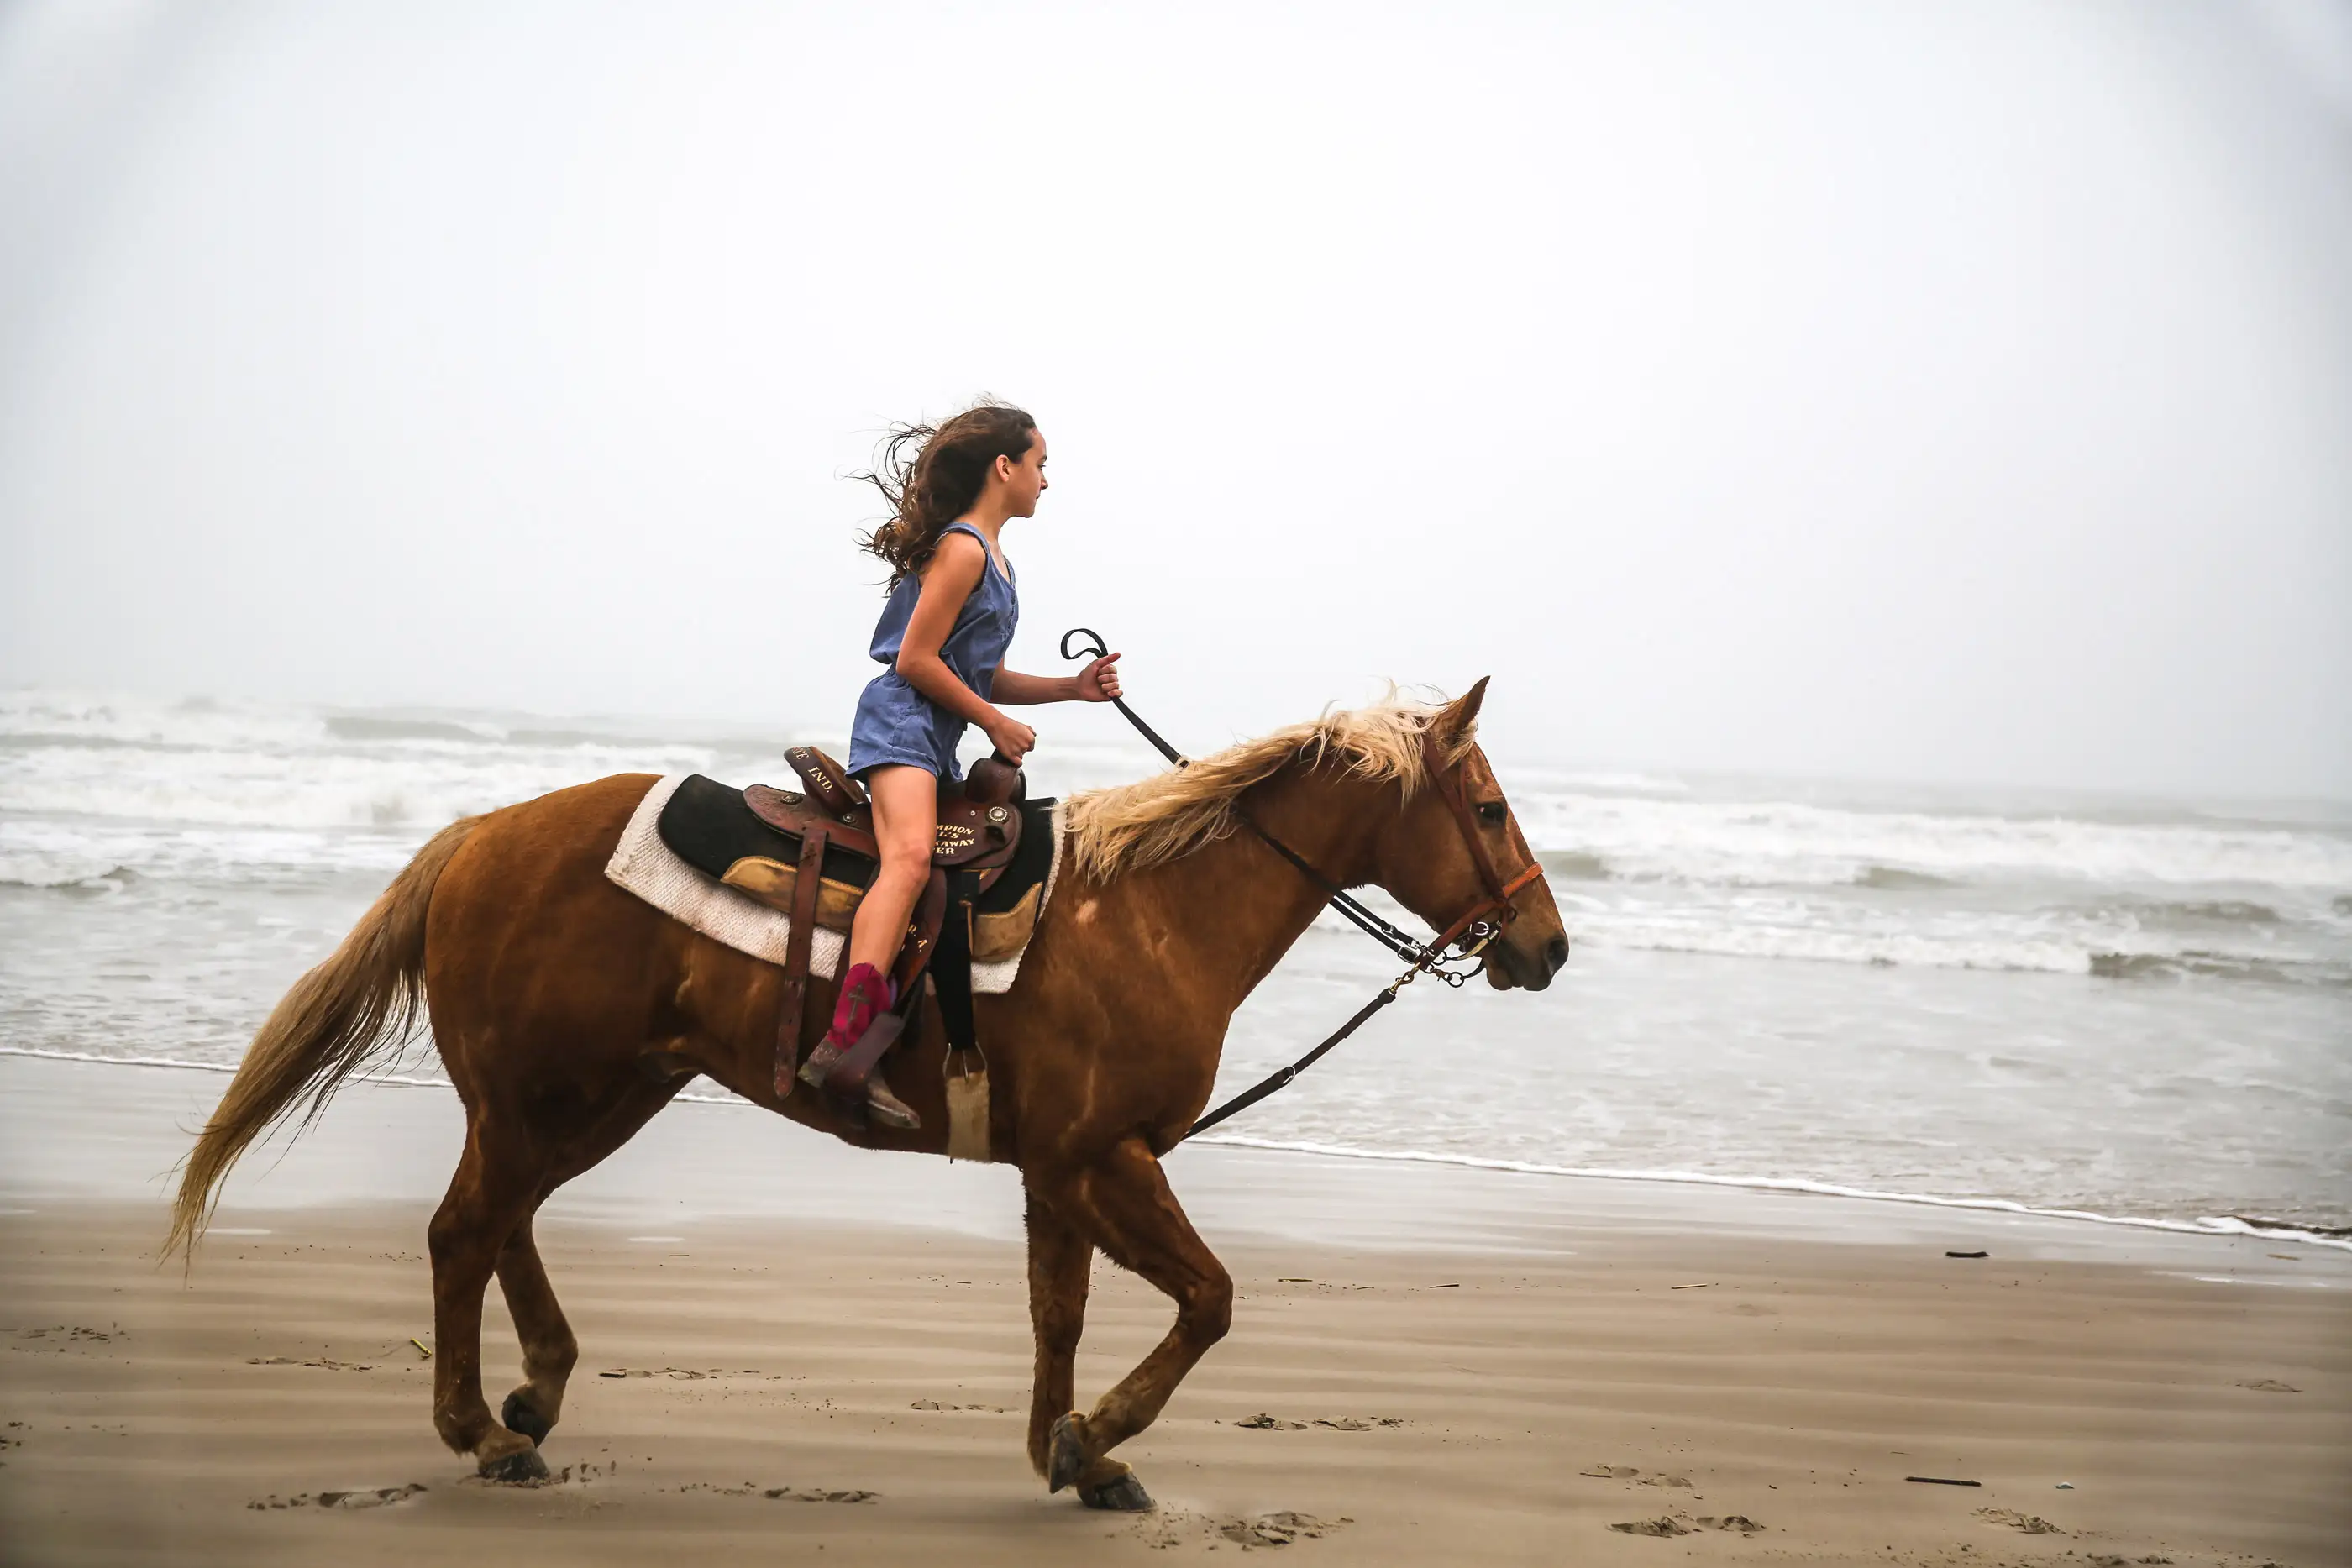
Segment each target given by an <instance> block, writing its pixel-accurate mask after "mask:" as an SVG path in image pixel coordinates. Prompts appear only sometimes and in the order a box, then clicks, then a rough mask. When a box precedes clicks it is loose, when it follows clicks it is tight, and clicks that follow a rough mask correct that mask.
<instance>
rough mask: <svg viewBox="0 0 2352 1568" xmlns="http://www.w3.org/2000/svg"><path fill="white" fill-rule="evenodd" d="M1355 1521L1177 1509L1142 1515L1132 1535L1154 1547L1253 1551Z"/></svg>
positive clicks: (1288, 1513) (1312, 1538) (1319, 1535)
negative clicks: (1223, 1545)
mask: <svg viewBox="0 0 2352 1568" xmlns="http://www.w3.org/2000/svg"><path fill="white" fill-rule="evenodd" d="M1355 1522H1356V1521H1354V1520H1353V1519H1351V1518H1347V1517H1344V1516H1343V1517H1341V1518H1339V1519H1318V1518H1317V1517H1316V1516H1315V1515H1313V1514H1311V1513H1295V1512H1293V1511H1290V1510H1288V1509H1284V1510H1282V1511H1279V1512H1276V1513H1255V1514H1251V1515H1249V1516H1248V1517H1247V1518H1244V1519H1212V1518H1210V1517H1209V1516H1208V1515H1206V1514H1201V1513H1187V1512H1184V1511H1181V1510H1179V1511H1168V1512H1161V1513H1157V1514H1147V1515H1144V1516H1142V1518H1141V1519H1140V1521H1139V1522H1138V1524H1137V1526H1136V1530H1135V1534H1136V1535H1137V1536H1139V1537H1140V1538H1141V1539H1142V1541H1143V1542H1144V1544H1145V1545H1147V1546H1150V1547H1152V1548H1154V1549H1155V1550H1165V1549H1167V1548H1169V1547H1172V1546H1185V1545H1192V1544H1205V1545H1211V1546H1213V1545H1215V1544H1217V1543H1218V1542H1231V1543H1233V1544H1234V1545H1235V1546H1238V1547H1240V1548H1241V1549H1242V1550H1243V1551H1244V1552H1254V1551H1255V1550H1256V1549H1257V1548H1259V1547H1261V1546H1289V1545H1293V1544H1295V1543H1296V1542H1301V1541H1319V1540H1321V1539H1322V1538H1323V1537H1324V1536H1326V1535H1328V1534H1330V1533H1331V1532H1332V1531H1335V1530H1338V1529H1339V1527H1340V1526H1341V1525H1346V1524H1353V1523H1355Z"/></svg>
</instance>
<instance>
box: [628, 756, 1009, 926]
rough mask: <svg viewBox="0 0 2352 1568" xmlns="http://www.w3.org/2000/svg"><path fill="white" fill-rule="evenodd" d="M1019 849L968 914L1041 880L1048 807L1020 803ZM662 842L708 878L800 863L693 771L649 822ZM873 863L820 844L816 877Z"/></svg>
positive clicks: (987, 911)
mask: <svg viewBox="0 0 2352 1568" xmlns="http://www.w3.org/2000/svg"><path fill="white" fill-rule="evenodd" d="M1017 804H1018V805H1019V807H1020V810H1021V843H1020V846H1019V847H1018V848H1017V849H1015V850H1014V851H1013V863H1012V864H1010V865H1008V866H1006V867H1005V868H1004V874H1003V875H1002V876H1000V877H998V878H997V879H996V881H995V883H993V884H992V885H991V886H990V887H989V889H988V891H987V892H985V893H983V894H981V895H980V896H979V897H978V898H976V899H974V900H973V901H972V908H973V909H975V910H977V911H978V912H980V913H981V914H982V915H993V914H996V913H998V912H999V911H1002V910H1006V909H1010V908H1012V907H1013V905H1014V904H1018V903H1020V902H1021V899H1022V896H1023V895H1024V894H1026V893H1027V892H1028V891H1029V890H1030V889H1031V888H1033V887H1034V886H1036V885H1037V884H1038V883H1041V882H1044V881H1045V873H1046V872H1047V871H1049V870H1050V869H1052V867H1053V863H1054V840H1053V832H1054V822H1053V817H1054V802H1053V801H1052V800H1022V801H1019V802H1017ZM655 827H656V831H658V832H659V833H660V834H661V841H662V842H664V843H666V844H667V845H668V846H669V847H670V849H671V850H672V851H673V852H676V853H677V857H678V858H679V859H680V860H682V861H684V862H686V863H687V864H688V865H690V866H692V867H693V868H694V869H695V870H697V871H698V872H701V873H703V874H704V875H706V876H709V877H711V878H713V879H717V878H721V877H724V876H725V875H726V874H727V868H728V867H730V866H731V865H733V864H734V863H735V862H737V861H739V860H741V859H742V858H743V857H744V856H746V855H765V856H766V857H767V858H768V859H770V860H777V861H782V862H784V863H785V864H786V865H791V864H793V862H796V861H798V860H799V859H800V854H801V841H800V835H799V834H797V833H787V832H784V831H782V830H780V829H776V828H772V827H770V826H769V825H768V824H767V823H765V822H763V821H761V820H760V819H759V818H758V817H757V816H754V815H753V814H752V811H751V807H749V806H747V805H745V804H744V803H743V791H742V790H740V789H736V788H734V787H733V786H732V785H728V784H721V783H719V781H718V780H717V779H705V778H704V777H703V776H702V775H701V774H699V773H697V774H694V775H692V776H691V777H689V778H688V779H687V780H686V782H684V783H683V784H680V785H679V786H678V787H677V792H676V793H674V794H672V795H671V796H670V798H669V804H667V805H666V806H664V807H663V808H662V814H661V821H659V822H657V823H656V824H655ZM874 871H875V865H874V862H872V861H870V860H868V859H866V857H865V856H864V855H861V854H858V853H856V852H855V851H852V850H846V849H844V848H842V847H841V846H840V845H838V844H834V843H828V844H826V845H825V846H824V874H825V875H826V876H827V877H829V878H831V879H832V880H833V881H835V882H845V883H848V884H849V885H850V886H852V887H867V886H870V885H872V883H873V881H874Z"/></svg>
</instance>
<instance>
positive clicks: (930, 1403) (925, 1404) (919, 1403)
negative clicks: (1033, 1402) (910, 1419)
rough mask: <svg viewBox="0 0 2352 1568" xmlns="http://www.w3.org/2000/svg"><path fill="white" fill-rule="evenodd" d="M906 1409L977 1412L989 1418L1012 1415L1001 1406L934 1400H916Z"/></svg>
mask: <svg viewBox="0 0 2352 1568" xmlns="http://www.w3.org/2000/svg"><path fill="white" fill-rule="evenodd" d="M907 1408H908V1409H909V1410H978V1411H982V1412H983V1413H985V1414H987V1415H990V1416H1010V1415H1011V1414H1012V1413H1013V1412H1011V1411H1010V1410H1007V1409H1006V1408H1005V1407H1004V1406H1002V1405H943V1404H941V1403H940V1401H938V1400H936V1399H918V1400H916V1401H915V1402H914V1403H913V1404H912V1405H909V1406H907Z"/></svg>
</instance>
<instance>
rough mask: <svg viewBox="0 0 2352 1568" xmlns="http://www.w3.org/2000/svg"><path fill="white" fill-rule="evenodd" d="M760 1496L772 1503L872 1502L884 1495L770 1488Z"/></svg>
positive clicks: (813, 1488)
mask: <svg viewBox="0 0 2352 1568" xmlns="http://www.w3.org/2000/svg"><path fill="white" fill-rule="evenodd" d="M760 1495H761V1497H764V1498H766V1499H768V1500H770V1501H772V1502H872V1501H873V1500H875V1499H876V1498H878V1497H880V1496H881V1495H882V1494H881V1493H880V1492H878V1491H825V1490H823V1489H821V1488H817V1487H803V1489H801V1490H799V1491H794V1490H793V1489H792V1488H790V1487H770V1488H769V1489H768V1490H766V1491H763V1492H761V1494H760Z"/></svg>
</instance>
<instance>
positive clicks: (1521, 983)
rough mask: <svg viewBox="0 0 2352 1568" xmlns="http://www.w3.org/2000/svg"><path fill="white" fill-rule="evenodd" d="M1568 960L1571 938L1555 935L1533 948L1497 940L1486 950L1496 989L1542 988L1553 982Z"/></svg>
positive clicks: (1538, 989)
mask: <svg viewBox="0 0 2352 1568" xmlns="http://www.w3.org/2000/svg"><path fill="white" fill-rule="evenodd" d="M1567 963H1568V938H1567V937H1566V936H1555V937H1553V938H1552V939H1551V940H1550V941H1549V942H1547V943H1545V944H1544V945H1543V946H1540V947H1538V948H1536V949H1535V950H1534V951H1532V952H1528V951H1523V950H1522V949H1520V948H1519V947H1518V946H1515V945H1513V944H1511V943H1507V942H1497V943H1496V944H1495V945H1494V946H1492V947H1489V948H1488V949H1487V950H1486V967H1487V969H1488V971H1489V978H1490V979H1492V980H1494V981H1495V982H1496V988H1497V989H1508V988H1511V987H1514V986H1516V987H1517V988H1519V989H1520V990H1523V991H1540V990H1542V989H1543V988H1545V987H1547V986H1549V985H1550V984H1551V977H1553V976H1554V975H1557V974H1559V971H1560V970H1561V969H1562V968H1563V967H1566V965H1567Z"/></svg>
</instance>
